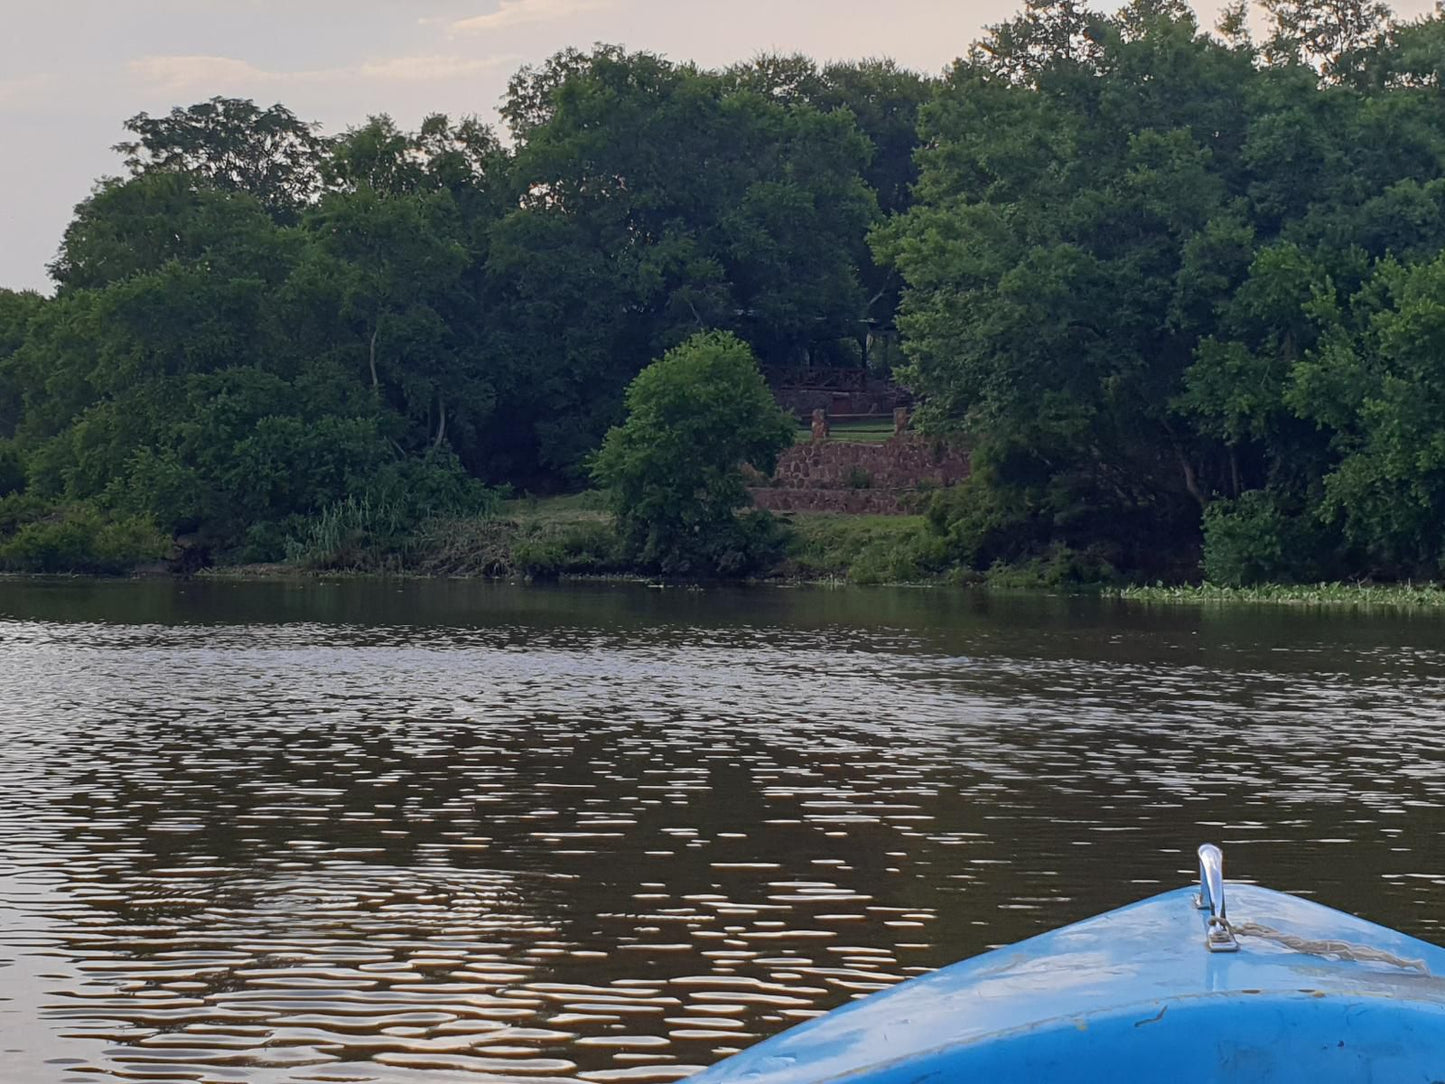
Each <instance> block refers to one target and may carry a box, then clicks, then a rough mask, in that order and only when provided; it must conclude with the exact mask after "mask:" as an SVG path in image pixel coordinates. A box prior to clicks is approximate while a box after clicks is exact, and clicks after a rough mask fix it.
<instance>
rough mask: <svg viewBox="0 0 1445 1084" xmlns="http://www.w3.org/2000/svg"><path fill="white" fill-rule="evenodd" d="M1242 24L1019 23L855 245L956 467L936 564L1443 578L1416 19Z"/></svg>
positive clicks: (1342, 16)
mask: <svg viewBox="0 0 1445 1084" xmlns="http://www.w3.org/2000/svg"><path fill="white" fill-rule="evenodd" d="M1245 15H1246V13H1245V12H1244V10H1243V9H1242V8H1238V9H1230V11H1228V12H1227V13H1226V17H1225V19H1224V20H1223V22H1222V23H1221V26H1220V28H1219V30H1218V32H1217V33H1210V32H1208V31H1205V30H1202V29H1201V28H1200V27H1199V26H1198V25H1197V23H1196V21H1195V16H1194V14H1193V12H1192V11H1191V10H1190V9H1189V8H1188V7H1186V6H1185V5H1183V4H1180V3H1175V2H1172V0H1135V2H1133V3H1131V4H1130V5H1129V6H1127V7H1124V8H1122V9H1120V10H1118V11H1117V12H1115V13H1113V14H1102V13H1097V12H1093V11H1089V10H1086V9H1084V8H1082V7H1080V6H1078V5H1076V4H1074V3H1073V2H1072V0H1030V2H1029V3H1028V4H1027V5H1026V7H1025V10H1024V11H1023V12H1022V13H1021V14H1020V15H1018V16H1017V17H1016V18H1014V19H1012V20H1010V21H1008V22H1006V23H1004V24H1002V25H1000V26H998V27H995V28H993V29H992V31H991V32H990V34H989V35H988V36H987V37H986V38H985V39H984V40H983V41H982V42H981V43H980V44H979V45H978V46H977V47H976V48H975V49H974V50H973V51H972V52H971V53H970V54H969V55H968V56H967V57H965V58H964V59H962V60H960V61H959V63H958V64H957V65H955V67H954V68H953V69H952V70H951V71H950V72H949V74H948V76H947V78H946V80H945V82H944V85H943V87H942V88H941V89H940V91H939V93H938V94H937V96H936V97H935V98H934V100H932V101H931V102H929V103H928V104H926V105H925V106H924V107H923V108H922V112H921V117H922V121H921V124H922V128H921V135H922V138H923V149H922V150H921V151H920V154H919V163H920V176H919V180H918V183H917V186H916V189H915V197H916V198H915V202H914V204H913V205H912V207H911V208H910V209H908V210H906V211H905V212H904V213H902V214H900V215H898V216H896V217H894V218H893V219H891V220H890V221H888V222H886V223H884V224H882V225H880V226H879V227H877V228H876V229H875V231H874V245H875V249H876V251H877V253H878V255H879V258H880V259H881V260H883V261H886V262H889V263H891V264H892V265H893V266H894V267H896V268H897V269H898V271H899V272H900V273H901V275H902V276H903V279H904V281H905V284H906V287H905V291H904V296H903V303H902V311H901V314H900V317H899V325H900V327H901V329H902V331H903V334H904V349H905V352H906V354H907V358H908V364H907V367H906V369H905V370H904V371H903V373H902V378H903V379H904V380H905V381H906V382H907V383H908V384H909V386H910V387H912V388H913V389H914V391H915V392H917V393H919V394H920V395H921V396H922V397H923V399H924V409H923V411H922V420H923V421H924V423H925V424H926V425H928V426H930V427H932V428H934V429H936V430H939V431H950V430H951V431H955V432H958V433H962V434H964V435H966V437H967V439H969V440H971V441H972V442H973V444H974V447H975V450H976V451H975V464H976V468H977V476H978V477H977V478H976V479H975V481H974V482H973V483H972V484H971V485H970V486H968V487H965V488H964V489H963V490H961V491H960V492H959V493H956V494H951V495H948V496H947V497H944V498H940V503H939V505H938V506H937V508H936V510H935V516H934V519H935V523H936V529H937V530H938V531H939V532H940V533H941V534H942V535H943V536H944V537H946V538H948V539H949V540H950V542H951V544H952V546H953V548H954V552H955V554H956V556H957V557H958V559H960V560H962V561H964V562H966V563H969V564H972V565H974V567H980V568H982V567H987V565H988V564H989V563H990V562H992V561H995V560H1005V561H1025V560H1028V559H1030V558H1032V557H1037V556H1041V555H1043V554H1046V553H1048V552H1050V551H1051V550H1053V549H1055V548H1057V547H1060V546H1063V547H1066V548H1067V549H1069V550H1071V551H1085V550H1092V551H1093V552H1094V553H1096V554H1097V555H1098V556H1099V557H1100V559H1102V560H1104V561H1106V562H1107V563H1108V564H1110V565H1112V566H1114V567H1117V568H1121V569H1127V570H1129V571H1131V572H1133V573H1134V574H1136V575H1138V574H1142V575H1145V576H1148V577H1150V578H1153V577H1155V576H1165V577H1169V576H1176V575H1181V574H1187V573H1188V572H1189V570H1190V569H1191V568H1194V567H1197V565H1196V562H1197V561H1198V559H1199V557H1200V555H1201V553H1202V556H1203V561H1204V569H1205V571H1206V572H1207V573H1208V575H1210V576H1211V577H1216V578H1219V579H1220V580H1221V581H1222V582H1229V583H1236V582H1255V581H1258V580H1261V579H1320V578H1325V577H1330V576H1341V575H1351V576H1357V577H1358V576H1374V577H1380V578H1407V577H1410V576H1439V575H1441V574H1442V573H1445V471H1442V467H1445V460H1442V459H1441V449H1442V448H1445V402H1442V401H1441V399H1440V394H1441V387H1442V385H1441V380H1442V375H1445V371H1442V370H1440V367H1439V361H1438V359H1440V358H1441V357H1442V356H1445V352H1442V347H1445V340H1442V338H1441V334H1442V327H1441V326H1439V325H1440V317H1439V308H1440V304H1441V303H1440V298H1441V297H1442V296H1445V293H1442V287H1445V278H1442V273H1445V271H1442V264H1441V259H1442V257H1441V253H1442V250H1445V110H1442V105H1445V98H1442V93H1445V91H1442V85H1441V81H1440V75H1439V73H1440V71H1441V62H1442V58H1445V52H1442V51H1441V50H1442V48H1445V35H1442V31H1441V19H1440V16H1439V15H1438V14H1437V15H1435V16H1430V17H1427V18H1423V19H1420V20H1416V21H1414V22H1409V23H1405V22H1399V21H1396V20H1394V19H1393V18H1392V17H1391V16H1390V14H1389V12H1388V11H1387V10H1386V9H1384V8H1383V7H1381V6H1380V5H1377V4H1370V5H1355V6H1354V7H1350V6H1349V5H1345V6H1343V7H1342V6H1340V5H1329V4H1324V3H1318V2H1316V0H1290V2H1288V3H1284V2H1274V0H1271V2H1269V3H1266V4H1265V5H1264V6H1263V11H1262V13H1261V16H1262V18H1261V20H1260V21H1262V22H1263V23H1265V25H1266V27H1267V37H1266V38H1265V40H1263V41H1261V42H1258V43H1256V42H1254V41H1252V40H1251V39H1250V36H1249V34H1248V32H1247V27H1248V25H1249V20H1248V19H1247V18H1245Z"/></svg>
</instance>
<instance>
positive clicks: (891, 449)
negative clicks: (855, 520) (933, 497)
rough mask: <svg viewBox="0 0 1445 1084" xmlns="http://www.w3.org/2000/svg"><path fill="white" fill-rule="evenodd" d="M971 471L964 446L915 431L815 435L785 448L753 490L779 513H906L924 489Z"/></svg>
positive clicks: (764, 505)
mask: <svg viewBox="0 0 1445 1084" xmlns="http://www.w3.org/2000/svg"><path fill="white" fill-rule="evenodd" d="M968 475H969V460H968V455H967V454H966V453H965V452H964V451H963V450H962V449H959V448H954V447H951V446H950V445H948V444H946V443H944V442H942V441H937V440H931V439H929V438H926V437H920V436H915V435H904V436H901V437H894V438H893V439H892V440H889V441H886V442H884V443H881V444H860V443H851V442H848V441H841V440H815V441H811V442H809V443H807V444H797V445H794V446H793V447H792V448H789V449H788V450H787V451H786V452H784V453H783V455H782V457H781V458H780V459H779V460H778V469H777V470H776V471H775V472H774V473H773V477H772V479H771V481H770V482H769V484H767V485H759V486H756V487H754V488H753V489H751V490H750V492H751V493H752V495H753V501H754V503H755V504H756V505H757V506H758V507H759V508H766V509H769V510H770V511H774V512H850V513H869V514H873V515H901V514H904V513H908V512H913V511H916V510H917V508H918V505H919V503H920V502H919V500H918V488H919V486H924V487H925V488H928V487H932V488H942V487H944V486H951V485H955V484H956V483H958V482H961V481H963V480H964V479H965V478H967V477H968Z"/></svg>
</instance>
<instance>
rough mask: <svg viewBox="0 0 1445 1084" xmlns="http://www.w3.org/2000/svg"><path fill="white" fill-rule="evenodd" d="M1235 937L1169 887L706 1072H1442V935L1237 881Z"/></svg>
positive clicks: (1348, 1076) (748, 1077) (861, 1075)
mask: <svg viewBox="0 0 1445 1084" xmlns="http://www.w3.org/2000/svg"><path fill="white" fill-rule="evenodd" d="M1228 895H1229V906H1230V909H1229V915H1230V918H1231V920H1233V923H1234V928H1235V930H1236V931H1237V932H1238V944H1239V949H1238V951H1236V952H1217V951H1214V952H1212V951H1210V950H1209V948H1208V947H1207V946H1206V939H1205V929H1206V922H1205V919H1204V918H1203V917H1201V913H1200V911H1199V910H1198V909H1197V908H1196V906H1195V893H1194V892H1193V890H1187V889H1185V890H1179V891H1176V892H1170V893H1165V894H1164V895H1162V896H1157V897H1155V898H1153V899H1150V900H1145V901H1143V902H1142V903H1138V904H1134V905H1132V906H1130V907H1126V908H1122V909H1120V910H1118V911H1112V912H1109V913H1108V914H1105V915H1100V916H1098V917H1096V918H1092V919H1089V920H1087V921H1085V922H1081V923H1078V924H1076V925H1073V926H1068V927H1065V928H1064V929H1061V930H1056V931H1054V932H1052V933H1048V934H1044V935H1042V936H1040V937H1036V938H1032V939H1030V940H1028V941H1024V942H1021V943H1020V944H1017V945H1013V946H1009V947H1007V948H1003V949H998V950H995V951H993V952H990V953H986V954H985V955H983V956H979V957H976V958H974V959H972V960H968V961H965V962H963V963H960V964H955V965H954V966H952V967H948V968H945V969H943V970H941V971H938V972H935V973H933V974H931V975H927V976H924V977H922V978H919V979H915V980H912V981H910V982H907V983H903V984H901V985H900V986H897V987H895V988H893V989H891V990H888V991H885V992H883V993H880V994H876V995H873V996H872V997H869V998H867V999H864V1000H862V1001H859V1002H856V1003H854V1004H852V1005H849V1006H845V1007H844V1008H842V1009H839V1010H836V1011H834V1012H832V1013H829V1014H828V1015H826V1016H824V1017H820V1018H819V1019H817V1020H813V1021H810V1022H809V1023H807V1024H804V1025H802V1026H800V1027H797V1028H794V1029H792V1030H791V1031H788V1032H785V1033H783V1034H782V1035H779V1036H777V1037H775V1038H773V1039H771V1040H768V1041H767V1042H764V1043H761V1044H759V1045H758V1046H756V1047H753V1048H752V1049H750V1050H747V1051H744V1052H743V1053H741V1054H739V1055H736V1056H735V1057H733V1058H731V1059H729V1060H728V1061H725V1062H722V1063H720V1064H719V1065H717V1066H714V1067H713V1068H712V1069H710V1070H708V1071H707V1072H705V1073H703V1074H701V1075H699V1076H698V1077H695V1078H694V1080H696V1081H697V1082H698V1084H736V1082H741V1081H748V1082H750V1084H816V1082H821V1081H835V1080H849V1081H857V1082H859V1084H924V1082H927V1081H938V1082H943V1081H955V1080H957V1081H973V1080H978V1081H1010V1080H1020V1081H1031V1080H1039V1081H1049V1082H1050V1084H1055V1082H1076V1084H1093V1082H1099V1081H1109V1082H1113V1084H1133V1082H1136V1081H1173V1080H1181V1081H1182V1080H1189V1081H1210V1080H1218V1081H1251V1082H1271V1084H1334V1082H1345V1081H1350V1082H1353V1081H1360V1082H1365V1081H1370V1082H1385V1081H1389V1082H1395V1081H1400V1082H1414V1081H1418V1082H1420V1084H1431V1082H1437V1084H1438V1082H1441V1081H1445V950H1441V949H1439V948H1437V947H1435V946H1433V945H1430V944H1427V943H1426V942H1423V941H1419V940H1416V939H1414V938H1411V937H1408V936H1406V935H1405V934H1401V933H1399V932H1397V931H1394V930H1389V929H1386V928H1384V927H1381V926H1376V925H1373V924H1371V923H1368V922H1364V921H1362V920H1360V919H1357V918H1354V917H1352V916H1349V915H1345V914H1342V913H1340V912H1338V911H1334V910H1331V909H1330V908H1327V907H1323V906H1321V905H1319V904H1316V903H1312V902H1310V901H1307V900H1303V899H1300V898H1298V897H1295V896H1290V895H1286V894H1284V893H1279V892H1272V891H1270V890H1268V889H1262V888H1257V887H1254V886H1249V885H1237V884H1230V885H1229V886H1228Z"/></svg>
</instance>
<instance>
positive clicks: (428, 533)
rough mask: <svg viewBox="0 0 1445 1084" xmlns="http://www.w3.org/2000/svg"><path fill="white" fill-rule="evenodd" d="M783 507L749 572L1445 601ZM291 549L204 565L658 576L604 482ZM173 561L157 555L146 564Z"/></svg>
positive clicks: (1377, 601)
mask: <svg viewBox="0 0 1445 1084" xmlns="http://www.w3.org/2000/svg"><path fill="white" fill-rule="evenodd" d="M776 520H777V523H778V525H779V529H778V530H777V531H776V544H775V546H774V548H773V550H772V552H770V553H769V554H767V555H766V559H765V560H763V561H761V562H760V563H759V566H758V567H757V568H756V569H755V570H753V571H752V573H751V574H749V575H747V576H743V577H739V579H740V580H746V581H749V582H761V583H785V584H786V583H794V584H802V583H816V584H834V585H842V584H850V585H856V586H889V585H917V586H930V587H969V588H976V589H980V590H985V591H992V592H1024V593H1046V594H1076V595H1098V596H1101V597H1105V598H1114V599H1119V600H1121V601H1125V602H1132V603H1140V604H1144V605H1151V606H1154V605H1157V606H1226V605H1228V606H1233V605H1244V606H1248V605H1269V606H1290V607H1298V608H1335V609H1392V610H1400V611H1413V612H1434V611H1442V612H1445V585H1439V584H1397V585H1391V584H1384V585H1381V584H1361V583H1323V584H1308V585H1290V584H1264V585H1259V586H1253V587H1226V586H1219V585H1214V584H1180V585H1164V584H1155V585H1152V586H1130V585H1127V584H1121V583H1119V582H1117V581H1116V582H1108V581H1107V580H1105V581H1104V582H1100V580H1099V577H1098V572H1099V569H1098V568H1097V567H1095V566H1093V565H1088V564H1086V563H1084V562H1082V560H1081V559H1080V558H1079V557H1078V555H1073V554H1070V553H1068V552H1064V551H1061V552H1060V553H1058V554H1056V555H1054V556H1052V557H1050V558H1047V559H1039V560H1036V561H1033V562H1030V563H1028V564H1025V565H997V566H995V567H993V568H990V569H987V570H983V571H979V570H975V569H969V568H965V567H961V566H960V565H959V564H958V562H957V561H956V560H955V559H954V558H953V556H952V555H951V554H950V553H949V552H948V547H947V544H946V541H945V540H944V538H943V537H942V536H941V535H940V534H939V533H938V532H937V531H935V530H934V529H932V528H931V526H930V524H929V522H928V519H927V517H925V516H921V515H902V516H900V515H857V514H852V515H850V514H844V513H832V512H795V513H784V514H780V515H777V516H776ZM290 549H291V555H290V558H289V559H288V560H287V561H284V562H273V563H268V564H225V563H221V564H219V565H217V566H214V567H209V568H206V569H204V570H202V571H200V572H199V573H198V574H199V575H201V576H204V577H206V578H213V579H225V580H256V579H263V580H264V579H276V578H284V577H295V576H361V577H366V576H378V575H381V576H401V577H415V578H423V579H427V578H431V579H448V578H450V579H493V580H522V581H535V582H547V581H556V580H583V579H594V580H595V579H605V580H616V581H643V582H651V581H653V580H655V578H656V576H655V574H654V573H653V572H652V571H651V570H648V569H644V568H640V567H638V566H637V565H636V564H634V563H633V562H631V561H630V560H629V559H628V558H627V556H626V555H625V553H624V547H623V545H622V540H621V538H620V537H619V535H618V533H617V530H616V527H615V524H614V521H613V517H612V514H611V513H610V512H609V511H608V510H607V507H606V502H605V499H604V497H603V495H602V494H600V493H596V492H586V493H580V494H573V495H569V496H561V497H548V498H523V499H518V500H511V501H506V502H503V503H502V504H501V505H500V506H499V507H498V508H497V509H496V510H495V511H494V512H492V513H490V514H488V515H484V516H477V517H469V518H437V519H431V520H426V521H424V522H423V523H421V524H420V525H419V526H418V527H417V528H416V529H415V530H413V531H410V532H407V533H405V534H400V535H392V534H386V533H380V532H377V531H376V530H374V529H372V528H370V527H369V526H368V525H367V523H366V521H364V520H358V521H357V522H351V523H348V522H347V521H345V520H344V519H342V518H340V517H337V518H334V519H332V520H328V521H327V522H325V523H320V522H318V524H316V525H315V529H313V530H311V531H310V532H309V533H308V534H307V535H306V536H305V538H304V539H302V540H298V541H296V542H293V544H292V545H291V547H290ZM1105 571H1106V572H1107V571H1108V570H1105ZM174 572H175V570H174V568H172V569H171V570H170V571H167V566H165V565H162V564H155V565H151V566H148V567H147V568H146V569H145V570H144V572H143V573H141V574H149V575H160V576H165V575H172V574H174ZM19 575H20V576H21V578H24V576H25V575H26V574H24V573H21V574H19ZM7 578H8V577H7Z"/></svg>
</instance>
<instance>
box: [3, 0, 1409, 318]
mask: <svg viewBox="0 0 1445 1084" xmlns="http://www.w3.org/2000/svg"><path fill="white" fill-rule="evenodd" d="M1429 2H1430V0H1412V2H1411V3H1409V4H1401V5H1400V8H1401V9H1402V10H1409V9H1414V8H1420V9H1422V10H1423V9H1424V8H1425V7H1426V6H1427V5H1428V4H1429ZM1020 6H1021V4H1020V3H1018V2H1017V0H0V25H3V26H4V34H3V35H0V286H7V287H10V288H17V289H18V288H26V287H28V288H35V289H42V290H48V289H49V288H50V283H49V280H48V277H47V275H46V273H45V264H46V263H47V262H49V261H50V260H51V259H52V258H53V257H54V255H55V250H56V247H57V245H58V244H59V241H60V236H61V233H62V231H63V230H64V228H65V225H66V223H67V222H68V221H69V220H70V216H71V211H72V209H73V207H74V205H75V204H76V203H77V202H79V201H80V200H82V199H84V198H85V196H86V194H87V193H88V192H89V191H90V188H91V185H92V183H93V182H94V181H95V179H96V178H98V177H100V176H102V175H105V174H114V173H118V172H120V162H119V158H118V156H116V155H115V154H113V153H112V152H111V151H110V150H109V148H110V146H111V145H112V144H114V143H116V142H118V141H119V140H121V139H122V138H124V136H125V132H124V131H123V130H122V127H121V124H122V122H123V121H124V120H125V119H126V118H127V117H130V116H132V115H134V114H135V113H138V112H141V111H146V112H150V113H161V112H165V111H167V110H168V109H169V108H170V107H172V106H174V105H189V104H191V103H193V102H197V101H201V100H203V99H206V98H209V97H212V96H214V95H218V94H220V95H226V96H232V97H245V98H254V99H255V100H256V101H257V102H258V103H260V104H262V105H269V104H271V103H272V102H276V101H280V102H282V103H283V104H285V105H286V106H288V107H289V108H290V109H292V110H293V111H294V112H296V113H297V114H298V115H300V116H301V117H302V118H303V119H306V120H314V121H319V122H321V124H322V125H323V129H324V131H326V132H328V133H333V132H338V131H341V130H344V129H345V128H347V127H349V126H351V125H354V124H359V123H361V122H362V121H364V120H365V119H366V117H367V116H369V115H371V114H375V113H382V112H385V113H390V114H391V115H392V116H393V117H394V118H395V119H396V120H397V121H398V122H399V123H400V124H402V125H403V126H407V127H410V126H413V125H415V124H416V123H417V122H418V121H419V120H420V119H421V118H422V117H423V116H424V115H425V114H427V113H431V112H444V113H449V114H451V115H453V116H460V115H463V114H468V113H474V114H477V115H479V116H481V117H482V118H483V119H486V120H489V121H490V120H494V119H495V116H496V106H497V103H498V101H499V100H500V98H501V96H502V93H503V91H504V90H505V89H506V84H507V79H508V77H509V76H510V75H511V74H512V73H513V72H514V71H515V70H516V69H517V68H518V67H520V66H521V65H522V64H524V63H530V62H536V61H539V60H542V59H544V58H546V57H547V56H549V55H551V54H552V53H554V52H556V51H557V50H558V49H561V48H564V47H566V46H569V45H576V46H580V47H587V46H590V45H591V44H592V43H593V42H596V41H605V42H611V43H616V44H621V45H625V46H627V47H628V48H630V49H647V50H651V51H654V52H660V53H663V54H666V55H667V56H669V57H671V58H673V59H675V60H695V61H697V62H698V63H700V64H702V65H704V66H707V67H714V66H721V65H725V64H729V63H731V62H733V61H736V60H742V59H746V58H748V57H751V56H754V55H756V54H757V53H760V52H802V53H806V54H808V55H810V56H812V57H814V58H816V59H819V60H828V59H850V58H856V57H863V56H891V57H893V58H894V59H895V60H897V61H899V62H900V63H902V64H904V65H907V66H909V67H912V68H916V69H918V70H921V71H928V72H937V71H940V70H941V69H942V68H944V67H945V66H946V65H947V64H948V63H950V62H951V61H952V60H953V59H954V58H955V57H956V56H958V55H959V54H960V53H962V52H963V51H964V50H965V49H966V48H967V47H968V44H969V43H970V42H971V41H973V40H974V39H975V38H976V37H978V34H979V31H980V29H981V28H982V27H983V26H984V25H987V24H990V23H995V22H998V21H1000V20H1002V19H1004V18H1007V17H1008V16H1009V15H1011V14H1012V13H1013V12H1014V11H1015V10H1016V9H1017V8H1018V7H1020ZM1109 6H1111V7H1112V6H1113V5H1112V4H1111V5H1109ZM1207 6H1208V9H1209V10H1208V12H1207V14H1206V15H1205V20H1206V21H1209V22H1212V21H1213V9H1214V7H1215V6H1216V5H1215V4H1214V3H1212V2H1210V3H1208V5H1207Z"/></svg>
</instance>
